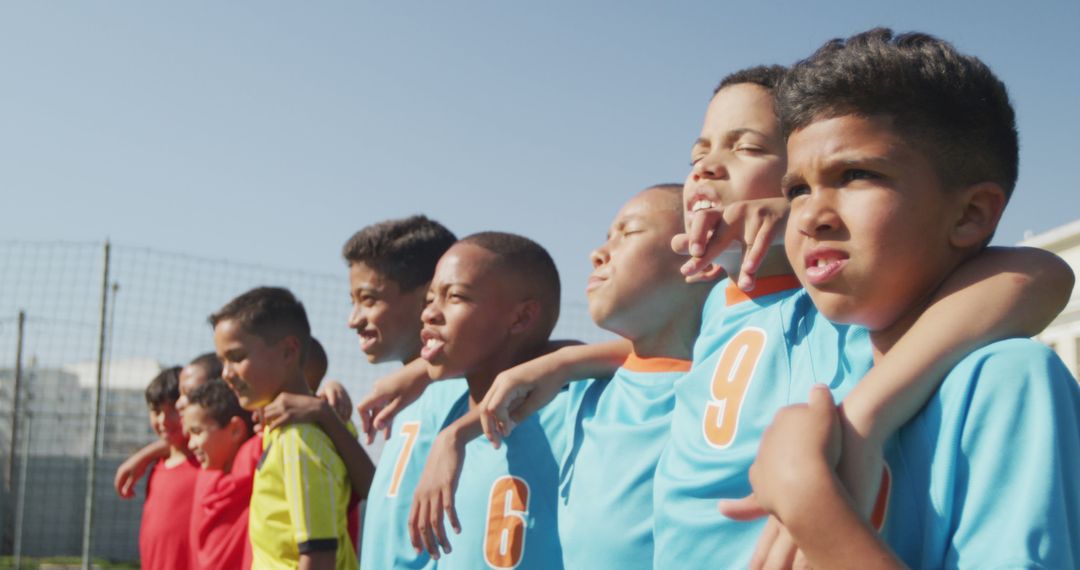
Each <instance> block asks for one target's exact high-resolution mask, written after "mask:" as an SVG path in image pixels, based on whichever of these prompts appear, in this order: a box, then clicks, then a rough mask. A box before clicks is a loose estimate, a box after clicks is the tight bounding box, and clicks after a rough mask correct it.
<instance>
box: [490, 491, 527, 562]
mask: <svg viewBox="0 0 1080 570" xmlns="http://www.w3.org/2000/svg"><path fill="white" fill-rule="evenodd" d="M528 512H529V484H528V483H526V482H525V480H524V479H520V478H518V477H511V476H505V477H499V478H498V479H496V480H495V483H493V484H492V485H491V499H489V501H488V519H487V529H486V530H485V531H484V561H485V562H487V563H488V565H490V566H491V567H492V568H514V567H515V566H517V565H518V564H520V563H521V558H522V555H523V554H524V553H525V515H526V514H527V513H528Z"/></svg>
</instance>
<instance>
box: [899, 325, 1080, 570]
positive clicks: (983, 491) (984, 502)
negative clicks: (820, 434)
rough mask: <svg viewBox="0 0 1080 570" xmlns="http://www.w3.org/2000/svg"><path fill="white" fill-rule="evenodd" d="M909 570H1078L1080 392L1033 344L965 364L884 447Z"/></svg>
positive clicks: (984, 352)
mask: <svg viewBox="0 0 1080 570" xmlns="http://www.w3.org/2000/svg"><path fill="white" fill-rule="evenodd" d="M885 458H886V462H887V464H888V465H889V468H890V471H891V474H892V482H891V492H890V493H889V498H888V503H887V507H886V510H885V513H886V517H885V526H884V528H883V529H882V536H883V537H884V538H885V539H886V542H888V543H889V545H890V546H891V547H892V548H893V549H894V550H895V551H896V552H897V554H899V555H900V557H901V558H902V559H903V560H904V562H905V563H907V564H908V565H909V566H911V567H913V568H1080V387H1078V386H1077V383H1076V380H1075V379H1074V378H1073V377H1072V376H1071V375H1070V374H1069V372H1068V371H1067V370H1066V369H1065V366H1064V365H1063V364H1062V363H1061V361H1060V360H1059V359H1058V358H1057V356H1056V355H1054V354H1053V353H1052V352H1051V351H1050V350H1049V349H1047V348H1046V347H1045V346H1043V345H1041V344H1039V343H1036V342H1034V341H1031V340H1026V339H1024V340H1007V341H1002V342H997V343H994V344H991V345H989V346H987V347H984V348H982V349H980V350H977V351H975V352H973V353H972V354H970V355H968V356H967V357H966V358H965V359H964V360H963V361H961V362H960V364H959V365H958V366H956V368H954V369H953V370H952V371H951V372H950V373H949V375H948V376H946V378H945V380H944V382H943V383H942V385H941V388H940V389H939V390H938V391H937V393H935V394H934V396H933V397H931V398H930V401H929V402H928V403H927V405H926V407H925V408H923V410H922V411H921V412H919V414H918V415H917V416H915V418H914V419H912V420H911V421H910V422H909V423H907V424H906V425H904V427H902V428H901V429H900V430H899V431H898V432H897V434H896V435H895V436H894V437H893V438H892V440H891V441H890V442H889V444H888V446H887V447H886V454H885Z"/></svg>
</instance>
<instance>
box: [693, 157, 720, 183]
mask: <svg viewBox="0 0 1080 570" xmlns="http://www.w3.org/2000/svg"><path fill="white" fill-rule="evenodd" d="M721 154H722V153H720V152H719V151H712V152H710V153H709V154H707V155H705V156H704V157H702V158H701V159H700V160H698V161H697V162H695V163H694V168H693V170H692V171H691V173H690V177H691V178H693V179H694V180H695V181H697V180H722V179H725V178H727V177H728V171H727V167H726V166H725V165H724V159H723V157H722V156H721Z"/></svg>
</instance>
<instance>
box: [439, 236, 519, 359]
mask: <svg viewBox="0 0 1080 570" xmlns="http://www.w3.org/2000/svg"><path fill="white" fill-rule="evenodd" d="M494 260H495V254H493V253H491V252H490V251H488V250H486V249H484V248H482V247H479V246H476V245H473V244H468V243H459V244H457V245H454V246H453V247H451V248H450V250H449V251H447V252H446V254H445V255H443V256H442V259H440V260H439V265H438V266H437V267H436V268H435V276H434V277H433V278H432V280H431V288H430V290H429V292H428V297H427V300H428V305H427V307H426V308H425V309H424V312H423V322H424V328H423V330H422V331H421V332H420V338H421V340H422V341H423V343H424V345H423V348H422V349H421V352H420V355H421V357H423V358H424V360H427V361H428V373H429V374H430V375H431V377H432V378H440V379H441V378H451V377H457V376H464V375H466V374H468V373H470V372H472V371H474V370H477V369H478V368H480V367H482V366H484V365H485V363H486V362H489V361H492V360H493V359H494V358H496V357H497V355H498V354H499V353H501V352H503V351H504V349H505V348H506V340H507V338H508V337H509V335H510V328H511V324H512V322H513V316H512V312H513V308H514V304H515V303H514V300H515V299H514V297H513V296H512V294H511V292H510V289H512V286H511V283H509V282H508V281H507V278H506V277H504V276H502V275H500V274H499V273H498V272H497V271H496V270H494V263H493V261H494Z"/></svg>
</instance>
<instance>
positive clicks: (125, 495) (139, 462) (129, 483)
mask: <svg viewBox="0 0 1080 570" xmlns="http://www.w3.org/2000/svg"><path fill="white" fill-rule="evenodd" d="M168 456H169V444H168V443H165V441H163V440H160V439H159V440H157V441H155V442H152V443H149V444H147V445H146V447H143V448H142V449H140V450H138V451H136V452H135V453H133V454H132V455H131V457H128V458H127V459H126V460H124V462H123V463H121V464H120V467H117V468H116V476H115V477H114V478H113V488H114V489H116V494H117V495H120V498H122V499H130V498H132V497H134V496H135V485H136V484H138V483H139V479H142V476H143V474H144V473H146V469H147V468H148V467H150V464H151V463H153V462H154V461H155V460H157V459H165V458H167V457H168Z"/></svg>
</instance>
